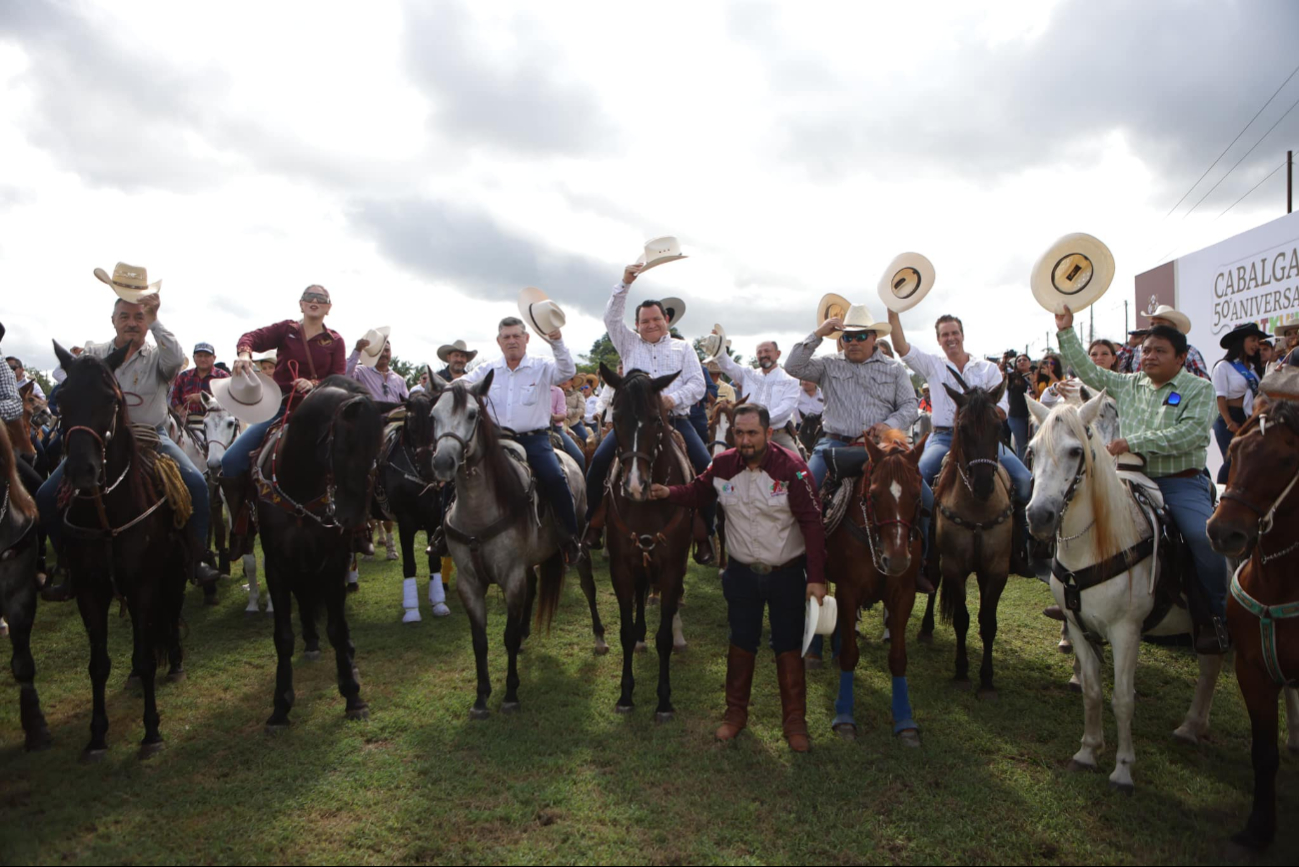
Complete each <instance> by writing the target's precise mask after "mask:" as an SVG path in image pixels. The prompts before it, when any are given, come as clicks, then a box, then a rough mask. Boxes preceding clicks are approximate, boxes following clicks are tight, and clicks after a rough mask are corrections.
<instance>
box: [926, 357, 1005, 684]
mask: <svg viewBox="0 0 1299 867" xmlns="http://www.w3.org/2000/svg"><path fill="white" fill-rule="evenodd" d="M943 387H944V388H946V389H947V393H948V394H949V395H950V396H951V398H952V400H953V401H954V402H955V403H956V407H957V410H956V419H955V422H954V424H953V430H952V447H951V449H950V450H949V451H948V453H947V460H946V462H945V463H944V464H943V470H942V473H941V474H940V475H939V477H938V484H937V485H936V486H935V488H934V506H935V510H936V511H937V514H936V515H935V516H934V519H935V521H936V522H937V524H936V539H937V546H938V555H939V558H940V570H941V572H942V578H943V583H942V587H941V599H940V601H939V606H940V610H941V612H942V617H943V620H944V621H947V622H952V623H953V624H954V626H955V629H956V683H957V685H958V686H961V687H968V686H969V683H970V673H969V672H970V663H969V659H968V657H967V655H966V650H965V638H966V634H967V633H968V632H969V629H970V612H969V609H968V608H967V607H966V605H965V592H966V581H967V579H968V578H969V575H970V573H971V572H974V573H975V574H976V576H977V579H978V582H979V637H980V638H981V639H983V663H982V665H980V666H979V695H980V696H981V697H984V698H996V694H997V690H996V688H995V687H994V686H993V683H992V646H993V642H994V641H995V640H996V638H997V603H998V602H999V601H1000V599H1001V592H1002V591H1003V590H1004V589H1005V588H1006V577H1007V575H1009V573H1010V546H1011V531H1012V527H1013V522H1012V520H1011V508H1012V507H1011V490H1010V478H1009V477H1008V476H1007V475H1006V473H1005V470H1003V469H1002V468H1001V466H1000V464H999V463H998V462H997V454H998V446H999V445H1000V443H1001V417H1000V416H999V415H998V414H997V401H999V400H1001V395H1002V392H1003V391H1005V389H1006V384H1005V383H1004V382H1003V383H1002V384H1001V385H999V386H997V387H996V388H995V389H993V390H992V391H990V392H989V391H985V390H984V389H981V388H971V389H970V390H968V391H966V392H964V393H962V392H959V391H956V390H955V389H953V388H952V387H951V386H949V385H944V386H943Z"/></svg>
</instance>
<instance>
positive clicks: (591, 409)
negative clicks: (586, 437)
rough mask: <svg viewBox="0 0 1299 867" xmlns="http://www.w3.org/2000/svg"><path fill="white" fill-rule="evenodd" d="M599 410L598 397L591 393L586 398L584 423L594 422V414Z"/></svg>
mask: <svg viewBox="0 0 1299 867" xmlns="http://www.w3.org/2000/svg"><path fill="white" fill-rule="evenodd" d="M599 411H600V398H598V397H596V396H595V395H591V396H590V397H588V398H587V399H586V423H587V424H595V414H596V413H597V412H599Z"/></svg>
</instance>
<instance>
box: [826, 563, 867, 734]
mask: <svg viewBox="0 0 1299 867" xmlns="http://www.w3.org/2000/svg"><path fill="white" fill-rule="evenodd" d="M857 595H858V594H857V587H856V586H855V584H854V583H853V582H851V581H849V580H847V576H843V577H841V578H840V580H839V583H838V584H837V585H836V586H835V600H836V601H837V602H838V604H839V624H838V628H839V695H838V697H837V698H836V699H835V701H834V720H833V721H832V722H831V723H830V728H831V729H832V730H833V731H834V732H836V733H837V734H838V735H839V737H841V738H843V739H844V740H846V741H852V740H856V739H857V720H856V719H854V718H853V710H854V708H855V707H856V697H855V695H854V694H853V672H854V671H856V669H857V662H858V660H859V659H860V658H861V651H860V649H859V648H858V645H857V605H858V602H857Z"/></svg>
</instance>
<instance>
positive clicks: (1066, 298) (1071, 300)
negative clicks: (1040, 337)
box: [1029, 232, 1114, 315]
mask: <svg viewBox="0 0 1299 867" xmlns="http://www.w3.org/2000/svg"><path fill="white" fill-rule="evenodd" d="M1113 279H1114V254H1113V253H1111V252H1110V248H1109V247H1106V246H1105V245H1104V244H1102V243H1101V242H1100V241H1099V240H1098V239H1096V238H1093V237H1092V236H1091V235H1088V234H1086V233H1084V232H1075V233H1073V234H1072V235H1065V236H1064V237H1063V238H1061V239H1060V240H1058V241H1056V242H1055V243H1054V244H1052V245H1051V246H1050V247H1048V248H1047V250H1046V252H1045V253H1043V254H1042V255H1041V257H1039V258H1038V260H1037V264H1035V265H1034V266H1033V271H1032V274H1031V276H1030V278H1029V283H1030V285H1031V286H1032V287H1033V297H1034V298H1036V299H1037V303H1038V304H1041V305H1042V306H1043V307H1045V308H1046V309H1047V310H1050V311H1051V312H1052V313H1055V314H1056V315H1060V314H1062V313H1064V308H1065V307H1066V306H1068V307H1069V310H1070V311H1071V312H1073V313H1078V312H1080V311H1082V310H1086V309H1087V308H1088V307H1090V306H1091V305H1092V304H1094V303H1095V302H1096V300H1097V299H1098V298H1100V297H1101V296H1102V295H1104V294H1105V291H1106V290H1107V289H1109V288H1110V281H1112V280H1113Z"/></svg>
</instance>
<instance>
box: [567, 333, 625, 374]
mask: <svg viewBox="0 0 1299 867" xmlns="http://www.w3.org/2000/svg"><path fill="white" fill-rule="evenodd" d="M578 358H579V362H578V365H577V372H578V373H599V372H600V362H604V366H605V367H607V368H609V369H610V370H617V369H618V361H619V358H618V350H616V349H614V348H613V341H612V340H610V339H609V333H608V332H605V333H604V334H601V335H600V339H598V340H596V341H595V343H592V344H591V351H590V352H586V353H583V354H582V355H579V356H578Z"/></svg>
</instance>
